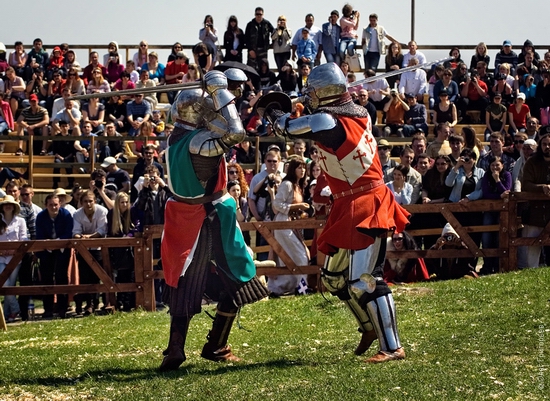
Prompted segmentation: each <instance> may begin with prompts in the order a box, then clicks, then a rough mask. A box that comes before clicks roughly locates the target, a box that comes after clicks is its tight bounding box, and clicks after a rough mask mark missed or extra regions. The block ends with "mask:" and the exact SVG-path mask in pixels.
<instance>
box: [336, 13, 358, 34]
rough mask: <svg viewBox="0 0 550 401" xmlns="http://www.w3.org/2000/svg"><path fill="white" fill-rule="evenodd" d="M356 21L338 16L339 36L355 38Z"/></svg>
mask: <svg viewBox="0 0 550 401" xmlns="http://www.w3.org/2000/svg"><path fill="white" fill-rule="evenodd" d="M356 25H357V21H356V20H355V19H350V18H346V17H342V18H340V28H342V31H341V32H340V37H341V38H348V39H355V38H357V28H356Z"/></svg>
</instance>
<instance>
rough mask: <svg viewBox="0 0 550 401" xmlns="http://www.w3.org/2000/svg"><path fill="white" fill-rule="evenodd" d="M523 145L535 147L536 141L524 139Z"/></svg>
mask: <svg viewBox="0 0 550 401" xmlns="http://www.w3.org/2000/svg"><path fill="white" fill-rule="evenodd" d="M523 146H530V147H532V148H536V147H537V143H536V142H535V140H534V139H526V140H525V142H523Z"/></svg>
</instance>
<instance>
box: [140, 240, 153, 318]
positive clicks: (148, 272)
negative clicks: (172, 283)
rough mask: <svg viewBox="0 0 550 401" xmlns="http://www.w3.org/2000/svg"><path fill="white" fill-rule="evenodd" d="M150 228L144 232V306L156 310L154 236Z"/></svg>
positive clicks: (148, 309) (146, 308)
mask: <svg viewBox="0 0 550 401" xmlns="http://www.w3.org/2000/svg"><path fill="white" fill-rule="evenodd" d="M149 232H150V231H149V230H147V231H145V232H144V233H143V247H142V249H143V252H142V259H143V263H142V270H143V304H142V306H143V308H144V309H145V310H147V311H155V310H156V302H155V280H154V278H153V275H152V273H153V236H152V235H150V234H149Z"/></svg>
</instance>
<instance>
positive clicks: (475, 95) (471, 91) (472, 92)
mask: <svg viewBox="0 0 550 401" xmlns="http://www.w3.org/2000/svg"><path fill="white" fill-rule="evenodd" d="M477 83H478V84H479V87H480V88H481V89H483V90H484V91H485V93H486V94H487V93H488V92H487V84H486V83H485V82H483V81H482V80H481V79H478V80H477ZM468 99H470V100H479V99H481V96H480V95H479V92H478V91H477V88H476V86H475V85H474V84H473V82H470V85H468Z"/></svg>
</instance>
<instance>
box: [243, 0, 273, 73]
mask: <svg viewBox="0 0 550 401" xmlns="http://www.w3.org/2000/svg"><path fill="white" fill-rule="evenodd" d="M254 15H255V17H254V19H253V20H252V21H250V22H249V23H248V24H246V29H245V31H244V40H245V44H246V46H245V47H246V48H247V49H248V60H247V64H248V65H249V66H251V67H253V68H256V69H257V68H258V67H259V61H260V60H262V59H264V58H267V51H268V49H269V48H270V37H271V34H273V31H274V30H275V28H273V25H271V22H269V21H268V20H266V19H265V18H264V9H263V8H262V7H256V9H255V10H254Z"/></svg>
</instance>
